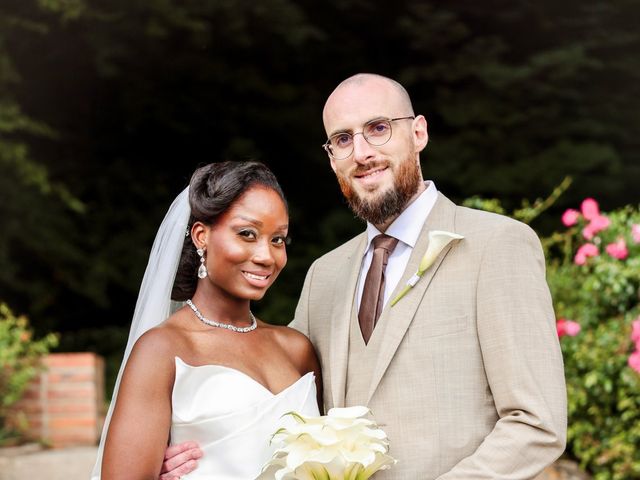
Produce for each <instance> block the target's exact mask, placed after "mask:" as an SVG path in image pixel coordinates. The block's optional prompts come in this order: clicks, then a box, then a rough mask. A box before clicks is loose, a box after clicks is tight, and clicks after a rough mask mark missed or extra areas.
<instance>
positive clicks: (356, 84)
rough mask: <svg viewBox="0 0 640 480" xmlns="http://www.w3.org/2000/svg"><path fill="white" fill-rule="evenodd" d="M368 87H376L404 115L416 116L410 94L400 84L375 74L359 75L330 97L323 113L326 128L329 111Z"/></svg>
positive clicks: (343, 84) (344, 82) (351, 78)
mask: <svg viewBox="0 0 640 480" xmlns="http://www.w3.org/2000/svg"><path fill="white" fill-rule="evenodd" d="M367 87H376V91H377V92H379V94H380V95H384V96H385V97H387V98H389V99H390V100H392V101H393V103H394V104H395V105H396V106H397V107H398V108H399V109H401V111H402V114H403V115H414V112H413V106H412V105H411V98H410V97H409V93H407V90H406V89H405V88H404V87H403V86H402V85H401V84H400V83H398V82H396V81H395V80H393V79H391V78H388V77H384V76H382V75H378V74H375V73H358V74H356V75H353V76H351V77H349V78H347V79H345V80H343V81H342V82H340V84H339V85H338V86H337V87H336V88H335V89H334V90H333V92H332V93H331V95H329V98H328V99H327V101H326V103H325V105H324V109H323V111H322V118H323V120H324V122H325V126H326V123H327V122H326V119H327V111H328V109H330V108H332V107H333V106H334V105H335V104H336V103H339V102H343V101H345V99H347V100H348V99H349V96H350V95H352V94H354V93H355V92H364V91H365V89H366V88H367Z"/></svg>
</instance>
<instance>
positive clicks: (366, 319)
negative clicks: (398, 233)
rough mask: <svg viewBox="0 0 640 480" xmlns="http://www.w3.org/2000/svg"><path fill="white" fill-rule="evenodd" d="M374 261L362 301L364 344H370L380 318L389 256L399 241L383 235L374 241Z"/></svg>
mask: <svg viewBox="0 0 640 480" xmlns="http://www.w3.org/2000/svg"><path fill="white" fill-rule="evenodd" d="M372 243H373V259H372V260H371V266H370V267H369V271H368V272H367V277H366V279H365V281H364V290H363V291H362V298H361V299H360V311H359V312H358V320H359V321H360V331H361V332H362V338H364V343H365V344H366V343H368V342H369V338H371V333H372V332H373V329H374V327H375V326H376V322H377V321H378V318H379V317H380V312H381V311H382V305H383V303H384V269H385V268H386V267H387V262H388V261H389V255H390V254H391V252H393V249H394V248H396V245H397V244H398V239H397V238H393V237H390V236H389V235H385V234H381V235H378V236H376V237H375V238H374V239H373V242H372Z"/></svg>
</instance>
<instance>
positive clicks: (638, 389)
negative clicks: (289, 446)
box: [542, 199, 640, 480]
mask: <svg viewBox="0 0 640 480" xmlns="http://www.w3.org/2000/svg"><path fill="white" fill-rule="evenodd" d="M562 223H563V224H564V226H565V227H566V229H565V230H563V231H561V232H559V233H556V234H554V235H552V236H550V237H548V238H544V239H542V240H543V244H544V245H545V247H546V250H547V251H546V254H547V262H548V267H547V281H548V283H549V287H550V289H551V293H552V295H553V298H554V306H555V311H556V315H557V316H558V317H563V318H560V319H559V320H558V333H559V334H561V335H562V338H561V347H562V351H563V355H564V361H565V374H566V379H567V394H568V401H569V403H568V407H569V425H568V445H567V451H568V454H569V455H571V456H573V457H575V458H576V459H577V460H578V461H579V462H580V464H581V465H582V466H583V467H584V468H586V469H587V470H589V471H590V472H591V473H593V474H594V478H595V479H596V480H618V479H620V480H622V479H632V478H640V353H639V351H640V318H639V315H640V306H639V291H640V235H639V234H638V232H639V230H640V212H639V210H638V208H634V207H631V206H628V207H625V208H621V209H619V210H615V211H612V212H608V213H602V212H600V208H599V206H598V203H597V202H596V201H595V200H594V199H586V200H584V201H583V202H582V205H581V206H580V210H579V211H578V210H575V209H570V210H567V211H566V212H565V213H564V214H563V215H562ZM566 319H571V321H572V322H575V323H576V324H577V325H579V329H578V330H579V331H577V332H576V328H575V327H574V328H573V330H571V328H568V327H569V325H568V324H567V322H568V320H566ZM569 331H572V332H574V334H573V335H572V334H570V333H569Z"/></svg>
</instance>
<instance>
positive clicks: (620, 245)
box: [606, 238, 629, 260]
mask: <svg viewBox="0 0 640 480" xmlns="http://www.w3.org/2000/svg"><path fill="white" fill-rule="evenodd" d="M606 250H607V253H608V254H609V255H611V256H612V257H613V258H617V259H618V260H624V259H625V258H627V257H628V256H629V250H627V244H626V243H625V241H624V239H623V238H620V239H619V240H618V241H617V242H615V243H610V244H609V245H607V247H606Z"/></svg>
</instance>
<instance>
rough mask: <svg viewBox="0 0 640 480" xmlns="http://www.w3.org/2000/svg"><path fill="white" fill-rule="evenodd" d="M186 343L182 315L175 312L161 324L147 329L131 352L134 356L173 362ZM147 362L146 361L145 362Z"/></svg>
mask: <svg viewBox="0 0 640 480" xmlns="http://www.w3.org/2000/svg"><path fill="white" fill-rule="evenodd" d="M184 343H185V334H184V331H183V329H181V328H180V315H178V314H174V315H172V316H171V317H169V318H168V319H167V320H165V321H164V322H162V323H161V324H160V325H158V326H156V327H154V328H151V329H149V330H147V331H146V332H145V333H143V334H142V335H141V336H140V338H138V340H136V343H135V345H134V346H133V350H132V352H131V356H132V358H137V357H142V358H144V359H146V360H148V361H152V362H153V361H162V360H163V359H167V360H169V361H171V362H173V359H174V356H175V355H176V354H178V353H179V351H180V350H181V346H182V345H183V344H184ZM145 363H146V362H145Z"/></svg>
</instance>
